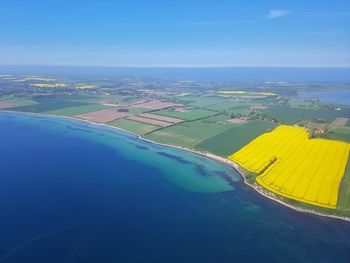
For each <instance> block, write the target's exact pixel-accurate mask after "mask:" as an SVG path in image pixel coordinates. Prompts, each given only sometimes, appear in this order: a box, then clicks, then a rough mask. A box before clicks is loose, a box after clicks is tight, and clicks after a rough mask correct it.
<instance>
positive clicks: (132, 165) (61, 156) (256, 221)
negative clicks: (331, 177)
mask: <svg viewBox="0 0 350 263" xmlns="http://www.w3.org/2000/svg"><path fill="white" fill-rule="evenodd" d="M0 135H1V136H0V149H1V158H0V165H1V174H0V209H1V213H0V233H1V235H0V262H349V258H350V238H349V236H350V224H349V223H347V222H343V221H339V220H334V219H328V218H322V217H318V216H315V215H308V214H303V213H299V212H296V211H293V210H291V209H289V208H286V207H283V206H282V205H279V204H277V203H275V202H272V201H270V200H267V199H265V198H264V197H262V196H260V195H259V194H257V193H255V192H254V191H253V190H251V189H250V188H249V187H247V186H245V185H244V184H243V183H242V180H241V178H240V176H239V175H238V174H237V173H236V172H235V171H234V170H233V169H231V168H230V167H227V166H225V165H222V164H221V163H218V162H216V161H214V160H210V159H207V158H205V157H202V156H198V155H196V154H193V153H190V152H187V151H182V150H179V149H173V148H170V147H164V146H160V145H156V144H153V143H150V142H146V141H142V140H140V139H137V138H136V136H134V135H130V134H128V133H124V132H120V131H117V130H115V129H112V128H105V127H100V126H96V125H92V124H88V123H84V122H79V121H74V120H67V119H63V118H58V117H52V118H51V117H37V116H36V117H34V116H29V115H20V114H12V113H11V114H10V113H0Z"/></svg>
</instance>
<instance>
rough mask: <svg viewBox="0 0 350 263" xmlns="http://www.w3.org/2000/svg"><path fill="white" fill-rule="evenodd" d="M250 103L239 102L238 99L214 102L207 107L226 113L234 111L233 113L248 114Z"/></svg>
mask: <svg viewBox="0 0 350 263" xmlns="http://www.w3.org/2000/svg"><path fill="white" fill-rule="evenodd" d="M251 105H252V104H250V103H241V102H238V101H228V102H224V103H219V104H215V105H212V106H209V107H207V109H210V110H214V111H221V112H223V111H225V112H227V113H230V114H231V113H235V114H248V113H249V112H250V110H249V107H250V106H251Z"/></svg>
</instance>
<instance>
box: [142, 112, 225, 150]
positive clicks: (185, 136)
mask: <svg viewBox="0 0 350 263" xmlns="http://www.w3.org/2000/svg"><path fill="white" fill-rule="evenodd" d="M231 127H232V124H227V123H226V124H224V123H216V122H214V121H213V122H209V120H208V119H205V122H204V120H198V121H192V122H185V123H182V124H178V125H175V126H171V127H167V128H164V129H160V130H157V131H155V132H152V133H151V134H149V135H146V138H147V139H150V140H153V141H156V142H161V143H166V144H172V145H177V146H184V147H189V148H194V147H195V146H196V145H197V144H199V143H201V142H202V141H204V140H206V139H208V138H209V137H211V136H214V135H216V134H218V133H221V132H223V131H225V130H228V129H230V128H231Z"/></svg>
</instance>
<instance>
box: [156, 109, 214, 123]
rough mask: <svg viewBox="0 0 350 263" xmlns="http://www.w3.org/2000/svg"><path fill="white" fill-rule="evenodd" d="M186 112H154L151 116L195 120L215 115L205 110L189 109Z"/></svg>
mask: <svg viewBox="0 0 350 263" xmlns="http://www.w3.org/2000/svg"><path fill="white" fill-rule="evenodd" d="M187 110H188V111H186V112H177V111H173V110H160V111H154V112H152V113H153V114H158V115H163V116H168V117H174V118H179V119H182V120H188V121H192V120H197V119H202V118H205V117H209V116H213V115H215V114H216V112H214V111H210V110H205V109H196V108H192V109H191V108H189V109H187Z"/></svg>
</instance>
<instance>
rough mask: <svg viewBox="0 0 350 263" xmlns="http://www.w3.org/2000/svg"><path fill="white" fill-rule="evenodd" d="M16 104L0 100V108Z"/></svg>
mask: <svg viewBox="0 0 350 263" xmlns="http://www.w3.org/2000/svg"><path fill="white" fill-rule="evenodd" d="M16 106H17V105H16V104H15V103H13V102H6V101H0V109H6V108H12V107H16Z"/></svg>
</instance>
